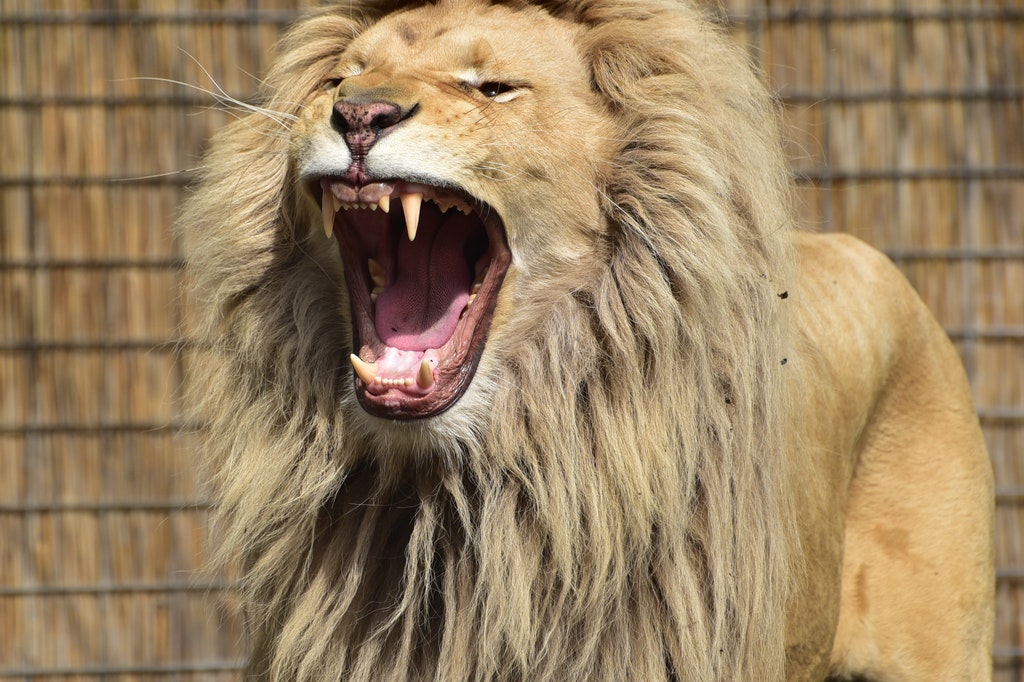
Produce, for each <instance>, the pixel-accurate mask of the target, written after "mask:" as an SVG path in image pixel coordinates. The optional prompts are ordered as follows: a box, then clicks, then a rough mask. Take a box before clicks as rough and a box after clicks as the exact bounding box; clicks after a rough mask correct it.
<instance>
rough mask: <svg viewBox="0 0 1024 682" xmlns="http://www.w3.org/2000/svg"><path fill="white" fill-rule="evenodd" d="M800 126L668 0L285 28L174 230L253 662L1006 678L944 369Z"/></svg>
mask: <svg viewBox="0 0 1024 682" xmlns="http://www.w3.org/2000/svg"><path fill="white" fill-rule="evenodd" d="M778 131H779V123H778V111H777V106H776V105H775V103H774V102H773V100H772V98H771V97H770V95H769V94H768V92H767V90H766V89H765V87H764V86H763V85H761V84H760V83H759V80H758V78H757V76H756V75H755V73H754V70H753V69H752V68H751V66H750V64H749V63H748V59H747V58H746V56H745V53H744V51H743V50H742V49H740V48H738V47H737V46H734V45H731V44H730V42H729V40H728V39H727V37H726V36H725V35H724V34H723V31H722V30H721V29H720V28H719V27H717V26H715V25H713V23H711V22H709V21H708V20H707V19H706V18H705V17H703V16H702V14H701V12H699V11H697V10H695V9H694V8H692V7H690V6H689V5H687V4H685V3H681V2H680V3H675V2H669V1H668V0H572V1H567V2H554V1H536V2H529V1H527V0H504V1H488V0H437V1H436V2H422V1H413V2H401V1H399V0H379V1H371V0H361V1H357V2H344V3H340V5H339V6H338V7H335V8H333V9H323V10H320V11H318V12H317V13H315V14H314V15H313V16H311V17H309V18H308V19H306V20H304V21H302V22H301V23H299V24H297V25H296V26H295V27H294V28H293V29H292V30H291V31H290V32H289V33H288V34H287V36H286V37H285V39H284V40H283V43H282V45H281V54H280V56H279V58H278V59H277V61H276V64H275V66H274V68H273V69H272V71H271V73H270V74H269V75H268V77H267V80H266V98H265V101H264V102H263V106H261V107H258V108H255V107H254V108H253V111H252V112H251V114H249V115H247V116H245V117H244V118H242V119H241V120H239V121H237V122H236V123H234V124H233V125H231V126H230V127H228V128H227V129H226V130H224V131H223V132H222V133H221V134H220V135H219V136H218V137H217V138H216V139H215V141H214V143H213V145H212V149H211V151H210V152H209V155H208V157H207V160H206V163H205V164H204V170H203V172H202V177H201V180H200V182H199V185H198V187H197V188H196V192H195V194H194V196H193V197H192V198H191V199H190V201H189V203H188V205H187V207H186V210H185V212H184V214H183V217H182V219H181V223H180V224H181V228H180V229H181V230H182V233H183V234H184V237H185V241H186V250H187V259H188V262H189V273H190V281H191V286H190V294H191V297H192V300H193V306H194V309H195V310H196V311H197V312H196V325H195V327H196V329H195V335H196V338H197V340H198V341H199V342H200V347H202V348H205V349H208V351H207V352H205V354H204V355H203V357H202V361H201V362H200V363H198V365H197V367H196V368H195V370H194V371H193V373H192V383H193V384H194V385H195V387H196V390H195V391H194V396H193V397H194V400H195V403H196V409H197V413H198V415H200V416H201V418H202V419H203V422H204V424H205V425H206V441H207V448H206V450H207V452H206V459H205V461H206V462H207V465H208V469H209V475H210V477H211V480H212V481H213V484H214V489H215V493H216V495H217V497H218V500H219V505H218V512H217V517H216V519H217V527H218V529H219V534H220V535H219V537H220V541H219V547H220V554H221V558H222V559H223V560H225V561H237V562H238V565H239V567H240V568H239V570H240V572H241V579H240V593H241V598H242V603H243V605H244V615H245V621H246V627H247V631H248V633H249V638H248V639H249V645H250V647H251V650H252V652H251V654H252V655H251V662H250V664H249V667H248V674H249V675H250V676H251V677H252V678H253V679H270V680H309V681H314V680H315V681H319V680H437V681H448V680H481V681H482V680H509V681H511V680H520V681H524V682H526V681H530V682H533V681H538V680H558V681H563V680H565V681H577V680H642V681H653V680H757V681H759V680H777V679H783V678H786V679H818V680H820V679H823V678H826V677H831V678H833V679H871V680H954V679H957V680H968V679H970V680H978V679H985V678H987V677H990V675H991V663H990V658H989V657H990V647H991V643H992V631H993V620H994V619H993V591H994V589H993V585H994V579H993V548H992V531H991V524H992V515H993V502H992V499H993V497H992V487H991V486H992V482H991V472H990V468H989V464H988V460H987V456H986V452H985V448H984V444H983V441H982V437H981V435H980V430H979V428H978V424H977V421H976V419H975V416H974V411H973V408H972V404H971V399H970V397H969V395H968V387H967V382H966V379H965V376H964V372H963V370H962V367H961V365H960V362H959V359H958V357H957V354H956V352H955V351H954V349H953V347H952V346H951V344H950V343H949V342H948V340H947V339H946V338H945V336H944V334H943V331H942V329H941V328H940V327H939V325H938V324H937V323H936V322H935V321H934V320H933V318H932V317H931V316H930V315H929V313H928V311H927V310H926V308H925V306H924V305H923V304H922V302H921V301H920V300H919V298H918V297H917V296H916V295H915V293H914V292H913V290H912V289H911V287H910V286H909V284H908V283H907V282H906V281H905V280H904V279H903V277H902V276H901V275H900V274H899V272H898V270H897V269H896V268H895V267H894V266H893V265H892V264H891V263H890V262H889V261H888V260H887V259H886V258H885V257H884V256H882V255H881V254H879V253H877V252H876V251H873V250H872V249H870V248H869V247H867V246H865V245H863V244H862V243H860V242H858V241H856V240H855V239H853V238H851V237H844V236H816V235H811V234H807V233H802V232H798V231H796V230H794V229H793V222H794V219H793V216H792V214H791V211H790V207H789V202H790V198H791V190H790V186H789V174H788V171H787V168H786V165H785V163H784V160H783V157H782V153H781V145H780V142H779V132H778Z"/></svg>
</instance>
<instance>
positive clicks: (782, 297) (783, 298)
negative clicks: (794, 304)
mask: <svg viewBox="0 0 1024 682" xmlns="http://www.w3.org/2000/svg"><path fill="white" fill-rule="evenodd" d="M779 298H781V299H782V300H783V301H785V300H786V299H787V298H789V292H788V291H783V292H782V293H781V294H779Z"/></svg>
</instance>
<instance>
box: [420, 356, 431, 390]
mask: <svg viewBox="0 0 1024 682" xmlns="http://www.w3.org/2000/svg"><path fill="white" fill-rule="evenodd" d="M416 384H417V385H418V386H419V387H420V388H430V387H431V386H433V385H434V373H433V372H432V371H431V370H430V362H428V361H427V360H424V361H423V362H421V363H420V371H419V372H417V373H416Z"/></svg>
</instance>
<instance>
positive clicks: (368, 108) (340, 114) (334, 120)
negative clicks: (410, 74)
mask: <svg viewBox="0 0 1024 682" xmlns="http://www.w3.org/2000/svg"><path fill="white" fill-rule="evenodd" d="M404 118H406V113H405V112H403V111H402V108H401V107H400V106H399V105H397V104H395V103H394V102H350V101H348V100H344V99H340V100H338V101H337V102H335V103H334V111H333V112H332V113H331V124H332V125H333V126H334V128H335V129H336V130H338V132H340V133H342V134H349V133H353V134H359V135H366V134H372V135H374V136H376V135H379V134H380V133H381V132H383V131H384V130H386V129H388V128H390V127H391V126H393V125H395V124H397V123H399V122H400V121H402V119H404Z"/></svg>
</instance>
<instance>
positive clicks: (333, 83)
mask: <svg viewBox="0 0 1024 682" xmlns="http://www.w3.org/2000/svg"><path fill="white" fill-rule="evenodd" d="M339 85H341V79H340V78H327V79H325V80H324V81H323V82H322V83H320V88H321V89H323V90H326V91H328V92H330V91H331V90H335V89H337V87H338V86H339Z"/></svg>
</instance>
